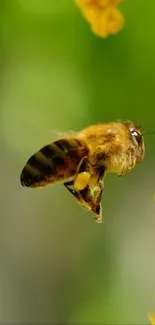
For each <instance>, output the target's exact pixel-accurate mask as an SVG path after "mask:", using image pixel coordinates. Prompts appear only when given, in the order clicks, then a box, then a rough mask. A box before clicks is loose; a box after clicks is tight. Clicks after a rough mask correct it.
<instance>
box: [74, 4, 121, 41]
mask: <svg viewBox="0 0 155 325" xmlns="http://www.w3.org/2000/svg"><path fill="white" fill-rule="evenodd" d="M119 2H120V0H76V3H77V5H78V6H79V8H80V9H81V12H82V14H83V16H84V17H85V19H86V20H87V21H88V22H89V23H90V25H91V29H92V31H93V32H94V34H96V35H97V36H100V37H107V36H108V35H110V34H116V33H117V32H119V31H120V30H121V29H122V28H123V26H124V18H123V16H122V14H121V13H120V11H119V10H118V9H117V5H118V3H119Z"/></svg>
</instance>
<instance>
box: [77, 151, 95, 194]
mask: <svg viewBox="0 0 155 325" xmlns="http://www.w3.org/2000/svg"><path fill="white" fill-rule="evenodd" d="M89 169H90V168H89V163H88V157H87V156H85V157H83V158H82V159H81V161H80V163H79V165H78V168H77V171H76V175H75V180H74V186H75V188H77V189H78V190H83V189H84V188H85V187H86V186H87V185H88V183H89V180H90V177H91V175H90V173H89Z"/></svg>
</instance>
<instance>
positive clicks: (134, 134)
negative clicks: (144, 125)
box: [124, 121, 145, 164]
mask: <svg viewBox="0 0 155 325" xmlns="http://www.w3.org/2000/svg"><path fill="white" fill-rule="evenodd" d="M124 123H125V125H126V126H127V128H128V131H129V137H130V139H131V141H132V143H133V145H134V147H135V150H136V163H137V164H138V163H140V162H141V160H142V159H143V156H144V152H145V145H144V137H143V133H142V132H141V127H140V126H137V125H135V124H134V123H133V122H131V121H125V122H124Z"/></svg>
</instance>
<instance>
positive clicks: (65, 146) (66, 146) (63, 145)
mask: <svg viewBox="0 0 155 325" xmlns="http://www.w3.org/2000/svg"><path fill="white" fill-rule="evenodd" d="M54 143H55V144H56V146H57V147H58V148H59V149H60V150H63V151H64V152H68V151H70V150H73V148H74V147H73V146H72V142H71V141H68V140H65V139H61V140H58V141H55V142H54Z"/></svg>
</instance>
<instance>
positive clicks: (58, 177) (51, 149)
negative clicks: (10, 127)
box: [20, 138, 88, 187]
mask: <svg viewBox="0 0 155 325" xmlns="http://www.w3.org/2000/svg"><path fill="white" fill-rule="evenodd" d="M87 154H88V148H87V146H86V145H85V143H84V142H83V141H81V140H79V139H76V138H64V139H60V140H58V141H55V142H53V143H51V144H49V145H47V146H45V147H43V148H42V149H40V150H39V151H38V152H36V153H35V154H34V155H33V156H32V157H31V158H30V159H29V160H28V161H27V163H26V165H25V167H24V169H23V170H22V173H21V177H20V180H21V184H22V185H23V186H27V187H43V186H46V185H48V184H52V183H54V182H58V181H62V182H64V181H65V180H67V179H68V178H70V177H72V176H74V175H75V173H76V170H77V167H78V164H79V162H80V160H81V159H82V158H83V157H84V156H87Z"/></svg>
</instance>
